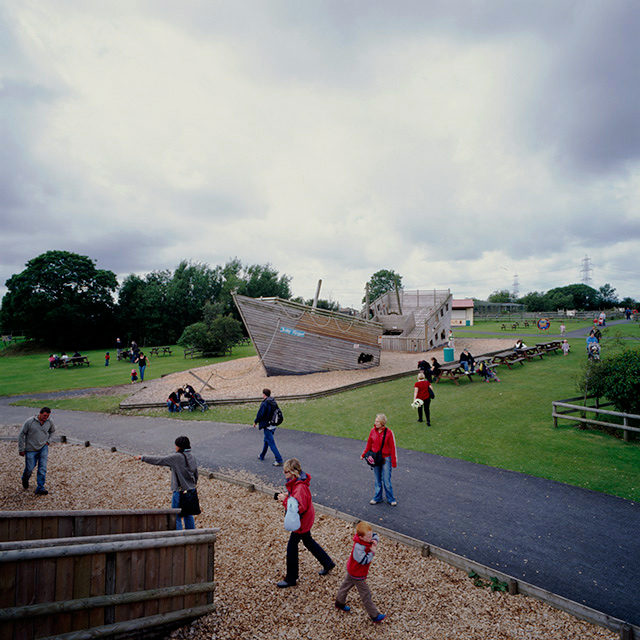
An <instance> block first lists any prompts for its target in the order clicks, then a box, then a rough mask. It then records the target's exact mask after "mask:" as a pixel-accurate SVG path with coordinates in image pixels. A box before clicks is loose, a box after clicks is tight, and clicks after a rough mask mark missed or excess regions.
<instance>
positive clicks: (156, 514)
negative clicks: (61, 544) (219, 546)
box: [0, 509, 178, 542]
mask: <svg viewBox="0 0 640 640" xmlns="http://www.w3.org/2000/svg"><path fill="white" fill-rule="evenodd" d="M177 513H178V510H175V509H138V510H130V511H123V510H104V511H0V542H12V541H15V540H41V539H44V538H71V537H74V536H94V535H103V534H108V533H133V532H136V531H171V530H173V529H175V527H176V515H177Z"/></svg>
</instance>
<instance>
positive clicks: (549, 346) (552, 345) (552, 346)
mask: <svg viewBox="0 0 640 640" xmlns="http://www.w3.org/2000/svg"><path fill="white" fill-rule="evenodd" d="M536 347H539V348H540V349H544V352H545V353H556V352H557V351H558V350H560V349H562V342H560V340H551V341H550V342H539V343H538V344H536Z"/></svg>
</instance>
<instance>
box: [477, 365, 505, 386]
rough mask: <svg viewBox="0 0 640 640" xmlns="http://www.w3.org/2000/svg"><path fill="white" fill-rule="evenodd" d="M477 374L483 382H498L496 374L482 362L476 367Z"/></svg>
mask: <svg viewBox="0 0 640 640" xmlns="http://www.w3.org/2000/svg"><path fill="white" fill-rule="evenodd" d="M478 373H479V374H480V375H481V376H482V377H483V378H484V381H485V382H491V380H495V381H496V382H500V378H498V376H497V375H496V372H495V371H494V370H493V369H492V368H491V367H490V366H489V365H488V364H487V363H486V362H484V361H483V362H481V363H480V364H479V365H478Z"/></svg>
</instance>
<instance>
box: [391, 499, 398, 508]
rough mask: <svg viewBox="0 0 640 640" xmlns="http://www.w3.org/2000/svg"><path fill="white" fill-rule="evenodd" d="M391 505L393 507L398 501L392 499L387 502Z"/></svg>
mask: <svg viewBox="0 0 640 640" xmlns="http://www.w3.org/2000/svg"><path fill="white" fill-rule="evenodd" d="M389 504H390V505H391V506H392V507H395V506H396V505H397V504H398V503H397V502H396V501H395V500H394V501H393V502H390V503H389Z"/></svg>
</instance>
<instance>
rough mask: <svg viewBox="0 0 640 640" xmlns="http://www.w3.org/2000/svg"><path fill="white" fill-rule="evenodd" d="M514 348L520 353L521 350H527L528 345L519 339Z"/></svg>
mask: <svg viewBox="0 0 640 640" xmlns="http://www.w3.org/2000/svg"><path fill="white" fill-rule="evenodd" d="M513 348H514V349H515V350H516V351H520V349H526V348H527V345H526V344H525V343H524V342H522V338H518V339H517V340H516V344H515V346H514V347H513Z"/></svg>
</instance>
